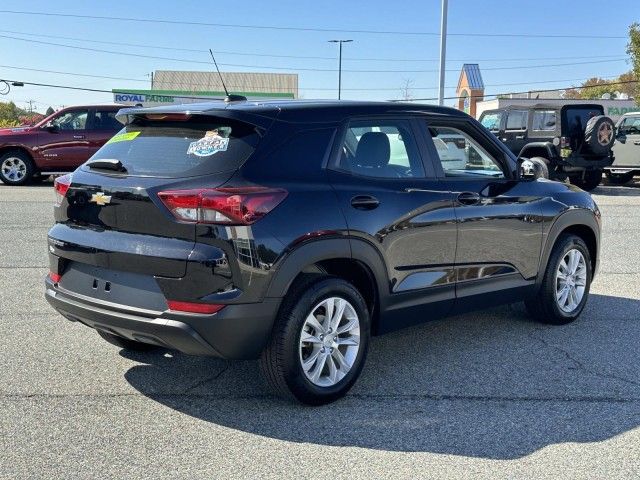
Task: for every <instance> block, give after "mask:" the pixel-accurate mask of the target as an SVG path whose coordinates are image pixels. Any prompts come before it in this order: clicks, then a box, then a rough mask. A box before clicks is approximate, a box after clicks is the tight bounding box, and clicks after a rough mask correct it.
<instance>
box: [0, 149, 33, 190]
mask: <svg viewBox="0 0 640 480" xmlns="http://www.w3.org/2000/svg"><path fill="white" fill-rule="evenodd" d="M33 173H34V167H33V161H32V160H31V157H29V155H27V154H26V153H24V152H21V151H10V152H8V153H5V154H4V155H2V156H1V157H0V180H2V182H3V183H4V184H6V185H24V184H26V183H27V182H29V180H31V177H33Z"/></svg>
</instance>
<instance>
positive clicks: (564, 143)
mask: <svg viewBox="0 0 640 480" xmlns="http://www.w3.org/2000/svg"><path fill="white" fill-rule="evenodd" d="M569 147H571V139H570V138H569V137H560V148H569Z"/></svg>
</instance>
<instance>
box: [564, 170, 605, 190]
mask: <svg viewBox="0 0 640 480" xmlns="http://www.w3.org/2000/svg"><path fill="white" fill-rule="evenodd" d="M569 181H570V182H571V183H572V184H573V185H575V186H576V187H580V188H581V189H582V190H584V191H585V192H590V191H591V190H593V189H594V188H596V187H597V186H598V185H600V182H602V170H587V171H585V172H584V175H581V176H579V177H570V178H569Z"/></svg>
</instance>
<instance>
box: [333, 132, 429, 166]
mask: <svg viewBox="0 0 640 480" xmlns="http://www.w3.org/2000/svg"><path fill="white" fill-rule="evenodd" d="M339 168H340V169H342V170H347V171H350V172H352V173H355V174H357V175H363V176H367V177H380V178H411V177H422V176H424V169H423V167H422V161H421V159H420V156H419V154H418V149H417V146H416V143H415V140H414V138H413V134H412V133H411V128H410V124H409V122H407V121H404V120H397V121H396V120H385V121H357V122H351V123H350V124H349V127H348V128H347V132H346V135H345V140H344V144H343V146H342V152H341V159H340V165H339Z"/></svg>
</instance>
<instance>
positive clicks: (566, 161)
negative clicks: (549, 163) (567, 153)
mask: <svg viewBox="0 0 640 480" xmlns="http://www.w3.org/2000/svg"><path fill="white" fill-rule="evenodd" d="M613 161H614V158H613V157H612V156H610V157H603V158H600V159H597V160H596V159H591V158H585V157H580V156H577V155H576V156H571V157H567V158H560V160H559V161H558V163H559V164H560V165H565V166H569V167H580V168H585V169H587V170H594V169H603V168H606V167H608V166H610V165H611V164H612V163H613Z"/></svg>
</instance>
